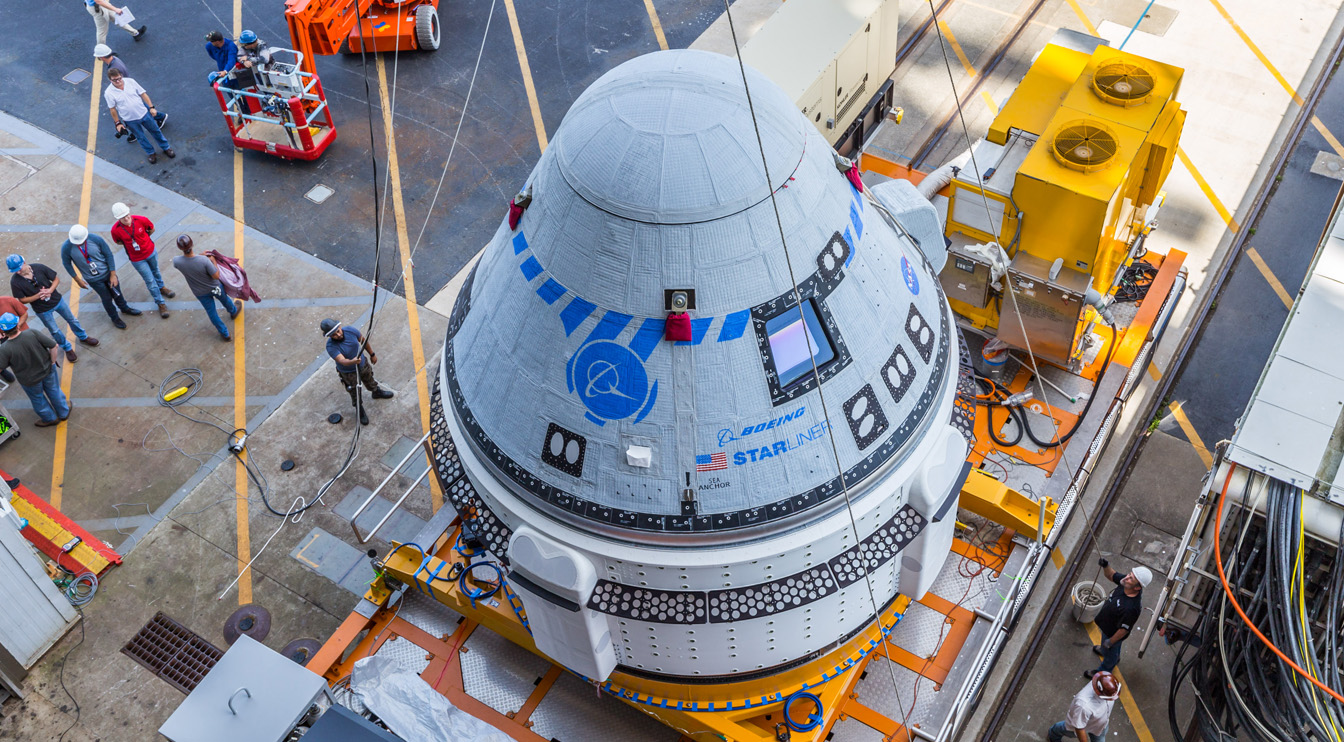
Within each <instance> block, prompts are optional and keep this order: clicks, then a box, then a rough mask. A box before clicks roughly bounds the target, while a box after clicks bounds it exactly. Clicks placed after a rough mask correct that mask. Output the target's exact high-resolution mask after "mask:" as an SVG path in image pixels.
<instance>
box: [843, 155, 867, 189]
mask: <svg viewBox="0 0 1344 742" xmlns="http://www.w3.org/2000/svg"><path fill="white" fill-rule="evenodd" d="M845 177H846V178H849V182H850V183H852V184H853V185H854V187H855V188H857V189H859V193H863V178H861V177H860V176H859V163H857V162H856V163H854V164H853V165H850V166H849V169H848V170H846V171H845Z"/></svg>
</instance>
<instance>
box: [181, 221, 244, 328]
mask: <svg viewBox="0 0 1344 742" xmlns="http://www.w3.org/2000/svg"><path fill="white" fill-rule="evenodd" d="M194 247H195V246H194V245H193V244H192V242H191V237H189V236H187V235H185V234H184V235H181V236H179V237H178V238H177V249H179V250H181V251H182V254H181V255H179V256H177V257H175V258H173V267H174V268H176V269H177V270H178V271H179V272H181V273H182V277H183V278H185V279H187V288H189V289H191V293H192V294H194V295H195V296H196V300H197V301H199V302H200V303H201V306H203V307H205V313H206V315H207V316H209V317H210V322H211V324H213V325H214V326H215V329H216V330H219V337H220V339H221V340H231V339H232V338H233V336H232V335H230V334H229V327H228V325H226V324H224V320H222V319H220V317H219V311H218V310H216V309H215V300H216V299H218V300H219V303H220V304H222V305H224V308H225V309H226V310H228V312H229V319H235V318H236V317H237V316H238V312H240V311H242V309H243V303H242V302H241V301H238V300H237V299H232V300H230V299H229V298H228V297H226V296H225V295H224V286H223V285H222V284H221V283H220V282H219V267H218V266H216V265H215V261H213V260H211V259H210V258H207V257H205V256H204V255H197V254H196V253H195V252H194Z"/></svg>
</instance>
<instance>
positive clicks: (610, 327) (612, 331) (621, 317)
mask: <svg viewBox="0 0 1344 742" xmlns="http://www.w3.org/2000/svg"><path fill="white" fill-rule="evenodd" d="M632 319H634V318H633V317H631V316H630V315H628V314H621V313H620V312H607V313H606V314H604V315H602V319H600V320H598V321H597V326H596V327H594V328H593V331H592V332H590V333H588V337H587V339H585V340H584V341H583V342H585V343H591V342H593V341H594V340H614V339H615V338H616V336H617V335H620V334H621V330H624V329H625V326H626V325H628V324H630V320H632Z"/></svg>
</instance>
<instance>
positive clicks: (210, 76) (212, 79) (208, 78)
mask: <svg viewBox="0 0 1344 742" xmlns="http://www.w3.org/2000/svg"><path fill="white" fill-rule="evenodd" d="M223 76H224V73H223V72H211V73H210V74H208V75H206V76H205V81H206V82H208V83H210V84H212V85H213V84H214V82H215V78H217V77H223Z"/></svg>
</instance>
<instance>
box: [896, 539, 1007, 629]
mask: <svg viewBox="0 0 1344 742" xmlns="http://www.w3.org/2000/svg"><path fill="white" fill-rule="evenodd" d="M996 548H997V547H996ZM962 563H963V558H962V557H961V555H959V554H955V553H953V554H949V555H948V556H947V562H946V563H945V564H944V565H943V571H942V572H940V573H938V579H936V580H934V581H933V586H932V587H930V588H929V592H931V593H933V594H934V595H937V596H938V597H940V598H942V599H943V600H947V601H950V602H952V603H960V605H961V607H963V608H965V609H967V610H970V611H974V610H977V609H980V608H985V604H986V602H988V601H990V600H994V601H995V602H999V601H1000V600H1002V598H1001V597H999V592H998V582H999V577H998V576H997V575H995V574H994V573H993V572H992V571H990V569H989V568H988V567H985V568H984V570H983V571H982V572H980V574H979V575H977V576H976V577H966V576H964V575H962V574H961V571H960V570H959V567H960V565H961V564H962ZM965 566H966V571H967V572H974V571H975V570H976V569H979V568H980V566H981V565H980V564H979V563H978V562H975V561H972V560H970V559H966V560H965ZM968 588H969V589H968ZM963 596H965V597H963ZM991 608H992V606H991ZM988 612H990V613H993V610H988ZM899 629H900V624H897V630H899Z"/></svg>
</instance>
